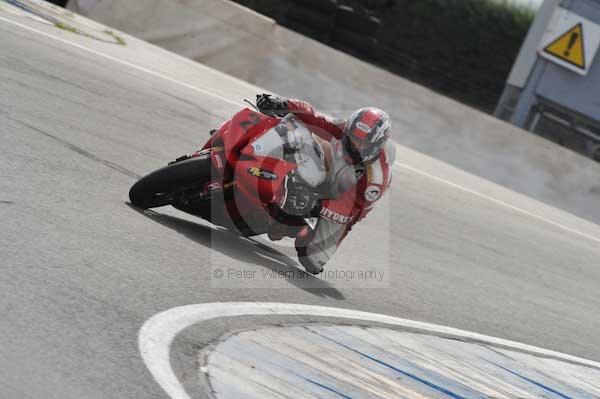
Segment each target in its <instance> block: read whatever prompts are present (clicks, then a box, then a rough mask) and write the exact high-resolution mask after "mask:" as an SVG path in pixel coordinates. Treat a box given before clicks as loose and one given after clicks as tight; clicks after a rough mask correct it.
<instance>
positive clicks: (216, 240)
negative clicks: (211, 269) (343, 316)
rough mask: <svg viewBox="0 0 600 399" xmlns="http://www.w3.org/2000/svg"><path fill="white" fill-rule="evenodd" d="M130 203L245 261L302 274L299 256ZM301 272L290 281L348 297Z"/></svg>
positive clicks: (316, 292) (316, 291) (317, 292)
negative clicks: (292, 255)
mask: <svg viewBox="0 0 600 399" xmlns="http://www.w3.org/2000/svg"><path fill="white" fill-rule="evenodd" d="M126 204H127V205H128V206H129V207H130V208H131V209H133V210H135V211H136V212H138V213H140V214H142V215H144V216H146V217H147V218H149V219H152V220H153V221H155V222H157V223H160V224H161V225H163V226H165V227H168V228H170V229H172V230H174V231H176V232H177V233H179V234H182V235H184V236H185V237H187V238H189V239H190V240H192V241H194V242H196V243H198V244H201V245H203V246H205V247H208V248H210V249H211V250H213V251H217V252H220V253H222V254H224V255H227V256H231V257H232V258H235V259H237V260H240V261H241V262H246V263H252V264H256V265H259V266H262V267H265V268H267V269H270V270H271V271H272V272H273V273H282V274H283V275H284V276H287V275H288V274H292V275H293V274H296V275H298V272H299V268H298V267H297V264H298V262H296V260H294V259H292V258H290V257H289V256H287V255H286V254H284V253H282V252H279V251H277V250H275V249H273V248H271V247H268V246H267V245H264V244H262V243H260V242H258V241H255V240H253V239H251V238H246V237H242V236H240V235H238V234H235V233H233V232H231V231H228V230H226V229H224V228H219V227H209V226H204V225H201V224H198V223H193V222H190V221H188V220H185V219H180V218H178V217H175V216H171V215H166V214H162V213H158V212H155V211H153V210H149V209H142V208H138V207H135V206H133V205H132V204H130V203H128V202H126ZM300 273H302V278H288V277H285V279H286V280H287V281H288V282H289V283H290V284H292V285H294V286H296V287H298V288H300V289H302V290H304V291H307V292H309V293H311V294H313V295H317V296H321V297H329V298H333V299H338V300H344V299H345V297H344V295H343V294H342V293H341V292H340V291H339V290H338V289H336V288H335V287H334V286H333V285H331V284H330V283H329V282H327V281H324V280H321V279H319V278H316V277H314V276H312V275H310V274H308V273H306V272H304V271H300Z"/></svg>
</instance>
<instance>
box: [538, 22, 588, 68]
mask: <svg viewBox="0 0 600 399" xmlns="http://www.w3.org/2000/svg"><path fill="white" fill-rule="evenodd" d="M583 40H584V38H583V25H582V24H581V23H578V24H577V25H575V26H574V27H572V28H571V29H569V30H568V31H567V32H565V33H564V34H562V35H561V36H559V37H558V39H556V40H554V41H553V42H552V43H550V44H549V45H547V46H546V47H545V48H544V52H545V53H547V54H550V55H552V56H554V57H557V58H559V59H561V60H562V61H565V62H568V63H569V64H571V65H574V66H576V67H579V68H581V69H583V70H585V69H586V64H585V46H584V42H583Z"/></svg>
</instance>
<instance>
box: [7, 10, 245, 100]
mask: <svg viewBox="0 0 600 399" xmlns="http://www.w3.org/2000/svg"><path fill="white" fill-rule="evenodd" d="M0 21H4V22H7V23H9V24H12V25H16V26H18V27H20V28H23V29H25V30H28V31H31V32H34V33H37V34H39V35H42V36H44V37H47V38H50V39H54V40H56V41H58V42H61V43H64V44H68V45H69V46H72V47H75V48H78V49H80V50H83V51H87V52H88V53H92V54H94V55H97V56H99V57H103V58H106V59H108V60H110V61H113V62H116V63H118V64H122V65H126V66H128V67H130V68H133V69H137V70H138V71H141V72H145V73H147V74H150V75H152V76H156V77H158V78H161V79H164V80H166V81H169V82H171V83H176V84H178V85H181V86H183V87H185V88H187V89H190V90H193V91H196V92H199V93H202V94H205V95H209V96H212V97H215V98H218V99H220V100H221V101H224V102H226V103H228V104H233V105H238V106H243V105H244V104H243V103H241V102H236V101H232V100H230V99H229V98H227V97H224V96H222V95H220V94H219V93H215V92H212V91H209V90H206V89H202V88H200V87H196V86H193V85H191V84H189V83H185V82H182V81H180V80H177V79H174V78H171V77H169V76H167V75H164V74H162V73H160V72H156V71H153V70H151V69H148V68H145V67H143V66H140V65H137V64H133V63H131V62H128V61H125V60H122V59H119V58H116V57H113V56H111V55H108V54H105V53H102V52H100V51H97V50H94V49H91V48H89V47H85V46H82V45H81V44H77V43H73V42H71V41H68V40H65V39H63V38H60V37H58V36H54V35H51V34H50V33H47V32H44V31H41V30H39V29H35V28H32V27H31V26H27V25H24V24H21V23H19V22H16V21H13V20H12V19H8V18H4V17H0Z"/></svg>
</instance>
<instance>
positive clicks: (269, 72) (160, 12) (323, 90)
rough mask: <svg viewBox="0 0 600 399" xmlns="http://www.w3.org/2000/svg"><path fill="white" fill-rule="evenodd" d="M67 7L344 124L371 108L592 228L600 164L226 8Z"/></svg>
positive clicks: (400, 135) (428, 147)
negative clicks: (383, 111)
mask: <svg viewBox="0 0 600 399" xmlns="http://www.w3.org/2000/svg"><path fill="white" fill-rule="evenodd" d="M85 1H86V2H88V7H87V8H86V9H85V10H84V9H81V8H78V5H79V6H81V3H82V0H79V2H77V1H76V0H71V1H70V4H69V7H70V8H71V9H74V10H78V9H79V11H80V12H83V14H84V15H86V16H89V17H91V18H93V19H96V20H98V21H100V22H102V23H105V24H107V25H110V26H113V27H115V28H117V29H120V30H123V31H125V32H127V33H130V34H133V35H135V36H138V37H140V38H142V39H145V40H148V41H150V42H152V43H154V44H157V45H159V46H162V47H164V48H166V49H168V50H171V51H174V52H176V53H179V54H181V55H184V56H186V57H189V58H192V59H194V60H197V61H200V62H202V63H204V64H206V65H207V66H209V67H212V68H215V69H217V70H220V71H224V72H226V73H228V74H231V75H233V76H235V77H238V78H240V79H244V80H246V81H248V82H250V83H252V84H255V85H257V86H260V87H265V88H267V89H268V90H270V91H273V92H276V93H280V94H282V95H284V96H289V97H299V98H303V99H307V100H309V101H311V102H312V103H314V104H315V105H317V106H319V107H320V108H322V109H324V110H325V111H326V112H328V113H330V114H333V115H336V116H340V117H344V116H346V115H347V114H349V113H350V111H351V110H353V109H356V108H358V107H362V106H367V105H373V106H378V107H381V108H383V109H386V110H388V111H389V112H390V114H391V115H392V117H393V123H394V129H393V130H394V132H393V135H394V139H395V140H396V141H397V142H398V143H399V144H402V145H405V146H407V147H410V148H412V149H415V150H417V151H420V152H423V153H425V154H426V155H429V156H431V157H434V158H437V159H439V160H442V161H444V162H447V163H449V164H451V165H453V166H456V167H458V168H460V169H463V170H465V171H467V172H470V173H472V174H475V175H477V176H480V177H483V178H485V179H488V180H490V181H492V182H495V183H498V184H500V185H503V186H505V187H508V188H510V189H512V190H515V191H517V192H520V193H522V194H525V195H528V196H530V197H532V198H535V199H537V200H540V201H542V202H545V203H547V204H550V205H552V206H555V207H557V208H561V209H563V210H566V211H568V212H570V213H573V214H575V215H578V216H580V217H582V218H585V219H588V220H591V221H594V222H596V223H600V207H599V206H598V204H600V180H599V179H598V176H600V165H599V164H597V163H595V162H593V161H591V160H588V159H586V158H584V157H582V156H580V155H577V154H575V153H573V152H571V151H569V150H566V149H564V148H561V147H559V146H556V145H554V144H553V143H551V142H548V141H546V140H544V139H542V138H539V137H536V136H534V135H532V134H529V133H527V132H525V131H523V130H520V129H518V128H516V127H513V126H511V125H509V124H506V123H504V122H502V121H500V120H498V119H495V118H493V117H491V116H489V115H486V114H483V113H481V112H479V111H476V110H474V109H472V108H469V107H467V106H464V105H462V104H460V103H457V102H455V101H453V100H450V99H448V98H446V97H443V96H440V95H438V94H436V93H434V92H432V91H430V90H428V89H425V88H423V87H421V86H418V85H416V84H413V83H411V82H409V81H407V80H405V79H402V78H400V77H398V76H396V75H393V74H391V73H389V72H386V71H384V70H381V69H378V68H375V67H373V66H372V65H369V64H367V63H364V62H362V61H360V60H357V59H355V58H353V57H351V56H348V55H346V54H344V53H341V52H339V51H336V50H333V49H331V48H329V47H326V46H324V45H322V44H320V43H318V42H316V41H314V40H311V39H308V38H306V37H304V36H301V35H299V34H296V33H295V32H292V31H290V30H288V29H285V28H283V27H281V26H278V25H277V24H275V23H274V21H272V20H270V19H268V18H265V17H264V16H261V15H259V14H256V13H255V12H253V11H251V10H248V9H246V8H244V7H241V6H239V5H237V4H235V3H232V2H229V1H224V0H97V1H96V2H95V3H94V5H93V6H92V7H89V2H90V0H85Z"/></svg>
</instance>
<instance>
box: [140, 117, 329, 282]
mask: <svg viewBox="0 0 600 399" xmlns="http://www.w3.org/2000/svg"><path fill="white" fill-rule="evenodd" d="M313 140H314V139H313V136H312V133H311V132H310V131H309V129H308V128H307V127H306V126H305V125H304V124H303V123H302V122H301V121H300V120H299V119H298V118H296V117H295V116H294V115H293V114H288V115H287V116H285V117H283V118H279V117H271V116H267V115H264V114H262V113H259V112H257V111H255V110H252V109H248V108H245V109H242V110H241V111H239V112H238V113H237V114H235V115H234V116H233V117H232V118H231V119H230V120H229V121H227V122H225V123H224V124H223V125H222V126H221V128H220V129H219V130H218V131H216V132H214V133H213V134H212V136H211V137H210V139H209V140H208V142H207V143H206V144H205V145H204V146H203V147H202V149H201V150H199V151H197V152H195V153H194V154H192V155H191V156H184V157H181V158H179V159H178V160H177V161H175V162H173V163H171V164H169V165H168V166H165V167H163V168H161V169H158V170H156V171H154V172H152V173H150V174H149V175H147V176H144V177H142V178H141V179H140V180H138V181H137V182H136V183H135V184H134V185H133V186H132V187H131V189H130V191H129V198H130V200H131V203H132V204H133V205H135V206H137V207H141V208H155V207H161V206H166V205H172V206H173V207H175V208H177V209H179V210H182V211H184V212H187V213H190V214H193V215H196V216H200V217H202V218H204V219H206V220H208V221H210V222H212V223H214V224H216V225H220V226H223V227H226V228H229V229H235V230H237V231H238V232H239V233H241V234H242V235H244V236H253V235H258V234H263V233H266V232H267V231H268V229H269V227H270V226H272V225H273V224H274V223H280V224H281V223H285V219H282V217H281V213H280V212H279V211H278V210H277V208H276V207H275V206H274V200H275V198H276V195H277V194H278V193H281V192H282V190H285V185H286V183H287V180H288V179H290V178H293V176H298V177H300V178H301V179H308V180H310V179H311V178H314V175H315V174H319V173H324V172H323V171H324V170H325V165H324V164H323V159H322V157H319V156H311V154H310V153H311V151H312V152H314V151H315V149H314V146H313V145H312V143H313ZM297 192H298V191H297V190H296V193H297ZM320 199H321V198H320V195H319V193H317V192H315V190H313V189H311V188H310V187H309V186H305V189H304V190H303V191H301V195H296V199H295V200H296V201H297V202H298V201H299V202H301V204H297V205H299V206H298V208H299V209H305V210H306V212H305V214H302V215H299V216H300V217H303V218H306V219H308V218H310V217H313V216H317V215H318V211H319V201H320ZM295 217H298V215H295ZM309 272H310V270H309Z"/></svg>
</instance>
